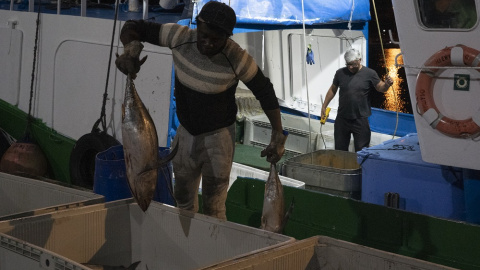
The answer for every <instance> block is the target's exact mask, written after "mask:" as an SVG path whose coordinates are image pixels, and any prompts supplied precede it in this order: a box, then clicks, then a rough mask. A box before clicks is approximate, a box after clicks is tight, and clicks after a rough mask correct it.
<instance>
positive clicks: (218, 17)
mask: <svg viewBox="0 0 480 270" xmlns="http://www.w3.org/2000/svg"><path fill="white" fill-rule="evenodd" d="M198 18H200V21H201V22H205V23H207V24H210V25H213V26H215V27H217V28H220V29H222V30H224V31H225V32H226V33H227V34H228V35H233V28H235V24H236V23H237V16H236V15H235V11H234V10H233V9H232V8H231V7H229V6H228V5H227V4H225V3H222V2H217V1H210V2H208V3H206V4H205V5H203V8H202V10H201V11H200V14H198Z"/></svg>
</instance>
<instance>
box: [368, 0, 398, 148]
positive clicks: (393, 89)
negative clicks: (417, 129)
mask: <svg viewBox="0 0 480 270" xmlns="http://www.w3.org/2000/svg"><path fill="white" fill-rule="evenodd" d="M372 3H373V11H374V13H375V21H376V23H377V30H378V39H379V40H380V46H381V49H382V55H383V62H384V63H385V73H386V74H387V76H388V68H387V60H386V58H385V51H384V49H383V40H382V34H381V33H380V23H379V22H378V16H377V7H376V5H375V0H372ZM392 91H393V92H394V93H393V97H394V98H395V107H396V108H395V110H396V112H397V117H396V123H395V130H394V131H393V135H392V139H394V138H395V134H397V129H398V118H399V116H398V100H397V95H396V94H395V88H394V87H393V85H392Z"/></svg>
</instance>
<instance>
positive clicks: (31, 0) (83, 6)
mask: <svg viewBox="0 0 480 270" xmlns="http://www.w3.org/2000/svg"><path fill="white" fill-rule="evenodd" d="M16 1H17V0H10V7H9V10H14V4H15V2H16ZM23 1H28V8H27V10H26V11H28V12H35V2H37V4H38V2H40V3H41V1H42V0H23ZM128 1H129V0H125V1H124V3H122V4H127V5H128ZM141 1H142V19H147V18H148V6H149V2H148V1H149V0H141ZM56 2H57V3H56V4H57V12H56V14H58V15H60V11H61V10H62V1H61V0H57V1H56ZM17 3H18V2H17ZM97 3H98V4H100V0H97ZM117 4H120V1H119V0H117V1H115V5H114V8H116V5H117ZM80 16H81V17H86V16H87V0H81V1H80Z"/></svg>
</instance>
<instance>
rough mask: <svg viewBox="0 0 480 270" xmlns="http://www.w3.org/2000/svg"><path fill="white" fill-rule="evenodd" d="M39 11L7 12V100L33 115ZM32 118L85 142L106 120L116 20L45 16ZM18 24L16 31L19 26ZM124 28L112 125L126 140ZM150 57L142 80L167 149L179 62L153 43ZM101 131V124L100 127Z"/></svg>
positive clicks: (3, 31) (2, 28)
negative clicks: (102, 115) (123, 116)
mask: <svg viewBox="0 0 480 270" xmlns="http://www.w3.org/2000/svg"><path fill="white" fill-rule="evenodd" d="M36 17H37V13H34V12H14V11H6V10H0V37H1V41H0V45H1V46H0V57H2V63H8V64H2V65H0V74H2V75H0V76H1V77H0V79H1V81H2V83H1V84H0V98H1V99H3V100H5V101H7V102H9V103H11V104H14V105H17V106H18V107H19V108H20V109H21V110H23V111H25V112H28V107H29V100H30V88H31V87H30V84H31V73H32V65H33V46H34V41H35V28H36V23H35V20H36ZM40 21H41V23H40V28H39V30H40V31H39V33H40V35H39V46H38V56H37V66H36V72H35V83H34V98H33V106H32V108H33V109H32V115H33V116H35V117H37V118H40V119H42V121H44V122H45V123H46V124H47V126H49V127H52V128H53V129H55V130H57V131H58V132H60V133H62V134H64V135H66V136H68V137H71V138H73V139H75V140H76V139H78V138H80V137H81V136H82V135H84V134H86V133H89V132H90V131H91V130H92V127H93V125H94V123H95V122H96V121H97V120H98V119H99V118H100V113H101V108H102V100H103V94H104V92H105V85H106V78H107V70H108V62H109V52H110V43H111V37H112V28H113V21H112V20H105V19H96V18H91V17H89V18H86V17H79V16H65V15H51V14H41V17H40ZM11 22H16V25H15V27H14V28H12V23H11ZM121 26H122V24H121V23H117V29H116V33H115V37H116V38H115V42H114V49H113V55H112V64H111V67H110V78H109V84H108V90H107V91H108V92H107V94H108V100H107V102H106V121H107V126H108V133H109V134H111V135H113V136H114V137H116V138H117V139H118V140H119V141H121V132H120V129H121V105H122V103H123V93H124V90H125V79H126V77H125V76H124V75H123V74H121V73H120V72H118V71H117V68H116V66H115V63H114V61H115V53H116V52H119V53H121V52H122V50H123V48H121V47H120V48H118V46H119V44H120V45H121V43H120V42H119V40H118V31H119V29H120V27H121ZM143 55H148V60H147V62H146V63H145V64H144V65H143V66H142V69H141V72H140V73H139V75H138V78H137V79H136V80H135V84H136V87H137V91H138V92H139V95H140V97H141V98H142V100H143V102H144V103H145V106H146V107H147V108H148V109H149V111H150V114H151V116H152V118H153V120H154V121H155V125H156V127H157V133H158V137H159V145H160V146H164V145H166V143H167V133H168V128H167V127H168V116H169V106H170V84H171V70H172V57H171V52H170V50H169V49H165V48H160V47H155V46H152V45H149V44H146V46H145V48H144V51H143V53H142V56H143ZM100 127H101V126H100Z"/></svg>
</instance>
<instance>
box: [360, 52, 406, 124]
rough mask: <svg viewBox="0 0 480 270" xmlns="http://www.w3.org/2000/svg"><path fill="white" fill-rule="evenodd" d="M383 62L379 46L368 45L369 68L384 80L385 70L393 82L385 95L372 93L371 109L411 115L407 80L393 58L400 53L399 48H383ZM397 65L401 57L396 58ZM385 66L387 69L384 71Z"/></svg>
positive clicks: (403, 70) (401, 61) (402, 69)
mask: <svg viewBox="0 0 480 270" xmlns="http://www.w3.org/2000/svg"><path fill="white" fill-rule="evenodd" d="M384 51H385V61H384V58H383V54H382V49H381V46H380V45H372V44H370V45H369V59H368V60H369V61H368V63H369V64H368V65H369V67H370V68H372V69H374V70H375V71H377V73H378V76H380V78H381V79H384V78H385V76H386V74H387V70H388V75H389V76H390V77H391V78H392V79H393V80H394V84H393V85H392V88H390V90H389V91H388V92H386V93H379V92H376V91H375V92H374V93H373V94H372V96H371V102H372V107H376V108H380V109H385V110H389V111H395V112H396V111H397V110H398V111H399V112H403V113H409V114H412V113H413V111H412V104H411V101H410V94H409V92H408V85H407V79H406V76H405V69H404V68H403V67H396V65H395V56H397V55H398V54H399V53H400V49H399V48H384ZM397 62H398V64H403V58H402V56H399V57H398V58H397ZM385 66H386V67H387V69H385Z"/></svg>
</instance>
